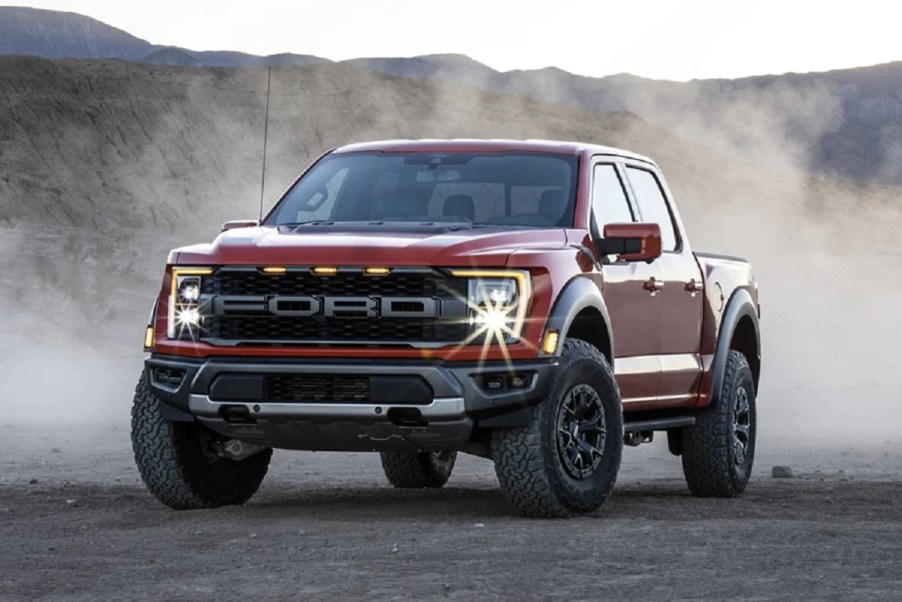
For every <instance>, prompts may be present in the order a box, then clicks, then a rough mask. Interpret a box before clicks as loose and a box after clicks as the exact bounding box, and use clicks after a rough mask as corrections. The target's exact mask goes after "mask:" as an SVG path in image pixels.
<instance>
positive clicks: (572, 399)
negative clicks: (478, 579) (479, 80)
mask: <svg viewBox="0 0 902 602" xmlns="http://www.w3.org/2000/svg"><path fill="white" fill-rule="evenodd" d="M759 315H760V308H759V304H758V286H757V284H756V282H755V279H754V277H753V275H752V272H751V269H750V267H749V265H748V264H747V263H746V262H745V261H744V260H742V259H738V258H734V257H725V256H718V255H710V254H703V253H696V252H693V251H692V248H691V246H690V244H689V240H688V238H687V237H686V234H685V232H684V230H683V226H682V223H681V221H680V216H679V213H678V212H677V208H676V206H675V205H674V204H673V200H672V198H671V195H670V192H669V191H668V188H667V184H666V183H665V180H664V177H663V176H662V174H661V172H660V170H659V169H658V167H657V166H656V165H655V163H654V162H652V161H651V160H649V159H648V158H645V157H642V156H639V155H636V154H633V153H630V152H626V151H622V150H618V149H615V148H609V147H604V146H596V145H591V144H580V143H568V142H550V141H502V140H486V141H481V140H448V141H439V140H422V141H406V140H402V141H390V142H373V143H366V144H355V145H350V146H345V147H342V148H339V149H336V150H333V151H330V152H328V153H326V154H324V155H323V156H322V157H320V158H319V159H318V160H317V161H316V162H315V163H314V164H313V165H312V166H311V167H310V168H309V169H308V170H307V171H306V172H305V173H304V174H303V175H302V176H301V177H300V178H299V179H298V180H297V181H295V183H294V184H293V185H292V186H291V187H290V188H289V190H288V191H287V192H286V193H285V194H284V195H283V196H282V198H281V199H280V200H279V201H278V203H276V205H275V206H274V207H273V208H272V209H271V210H270V211H269V213H268V214H267V215H266V216H265V217H263V218H262V220H260V221H259V222H257V221H252V222H228V223H226V224H224V226H223V232H222V234H221V235H220V236H219V237H218V238H217V239H216V240H215V241H214V242H213V243H212V244H202V245H195V246H190V247H184V248H181V249H177V250H174V251H172V253H171V254H170V256H169V260H168V263H167V266H166V271H165V274H164V276H163V283H162V288H161V290H160V294H159V297H158V299H157V301H156V303H155V305H154V308H153V311H152V313H151V317H150V321H149V324H148V326H147V332H146V336H145V349H146V351H148V352H149V356H148V357H147V359H146V368H145V370H144V372H143V374H142V375H141V378H140V380H139V382H138V386H137V391H136V395H135V400H134V406H133V413H132V441H133V447H134V453H135V459H136V461H137V464H138V467H139V469H140V472H141V476H142V478H143V479H144V482H145V483H146V485H147V487H148V488H149V490H150V491H151V492H152V493H153V494H154V495H155V496H156V497H157V498H159V499H160V500H161V501H162V502H163V503H165V504H167V505H169V506H171V507H172V508H177V509H181V508H199V507H213V506H219V505H223V504H240V503H243V502H245V501H246V500H247V499H249V498H250V497H251V496H252V495H253V494H254V493H255V492H256V490H257V488H258V487H259V485H260V483H261V481H262V479H263V477H264V475H265V473H266V471H267V467H268V465H269V461H270V457H271V455H272V449H273V448H279V449H294V450H336V451H378V452H379V453H380V454H381V457H382V465H383V467H384V470H385V474H386V476H387V478H388V480H389V481H390V482H391V484H392V485H394V486H396V487H441V486H442V485H444V483H445V482H446V481H447V480H448V478H449V476H450V474H451V471H452V468H453V466H454V462H455V459H456V456H457V453H458V452H466V453H471V454H475V455H478V456H482V457H485V458H490V459H491V460H493V461H494V464H495V469H496V472H497V475H498V480H499V482H500V484H501V487H502V489H503V490H504V492H505V494H506V496H507V497H508V499H509V500H510V502H511V503H512V505H513V506H514V507H515V508H516V509H517V510H518V511H520V512H521V513H523V514H525V515H527V516H538V517H557V516H574V515H581V514H586V513H590V512H592V511H594V510H596V509H597V508H598V507H599V506H601V504H603V503H604V501H605V500H606V499H607V498H608V496H609V495H610V494H611V491H612V489H613V487H614V482H615V479H616V476H617V472H618V469H619V467H620V460H621V454H622V450H623V446H624V444H626V445H638V444H640V443H643V442H647V441H651V440H652V437H653V434H654V432H655V431H658V432H665V433H666V434H667V441H668V445H669V449H670V451H671V452H672V453H673V454H675V455H677V456H681V457H682V464H683V471H684V474H685V477H686V481H687V482H688V485H689V489H690V491H691V492H692V493H693V494H695V495H699V496H722V497H734V496H738V495H740V494H741V493H742V492H743V490H744V488H745V487H746V484H747V482H748V480H749V475H750V473H751V469H752V461H753V457H754V452H755V432H756V419H755V395H756V391H757V387H758V378H759V373H760V337H759V328H758V318H759Z"/></svg>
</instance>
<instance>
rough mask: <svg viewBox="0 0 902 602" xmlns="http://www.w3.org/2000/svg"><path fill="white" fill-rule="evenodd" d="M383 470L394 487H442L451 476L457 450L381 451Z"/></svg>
mask: <svg viewBox="0 0 902 602" xmlns="http://www.w3.org/2000/svg"><path fill="white" fill-rule="evenodd" d="M380 456H382V470H384V471H385V477H386V478H387V479H388V482H389V483H391V484H392V485H393V486H394V487H398V488H401V489H423V488H427V487H428V488H437V487H442V486H443V485H444V484H445V483H447V482H448V479H449V478H450V477H451V471H452V470H453V469H454V462H455V461H456V460H457V452H456V451H451V450H445V451H438V452H420V453H416V452H381V453H380Z"/></svg>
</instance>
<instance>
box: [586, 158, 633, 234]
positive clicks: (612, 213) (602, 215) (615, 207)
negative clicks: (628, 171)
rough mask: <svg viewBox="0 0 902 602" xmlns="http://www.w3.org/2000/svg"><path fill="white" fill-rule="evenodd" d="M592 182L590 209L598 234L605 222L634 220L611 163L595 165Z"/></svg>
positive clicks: (621, 185) (613, 222) (614, 222)
mask: <svg viewBox="0 0 902 602" xmlns="http://www.w3.org/2000/svg"><path fill="white" fill-rule="evenodd" d="M594 172H595V173H594V176H593V182H592V211H593V213H594V214H595V221H596V222H597V223H598V230H599V234H601V233H602V232H603V231H604V227H605V225H607V224H620V223H629V222H634V221H636V220H635V219H633V211H632V209H630V204H629V201H628V200H627V199H626V193H625V192H624V191H623V184H622V183H621V182H620V176H618V175H617V170H616V169H615V168H614V166H613V165H596V166H595V170H594Z"/></svg>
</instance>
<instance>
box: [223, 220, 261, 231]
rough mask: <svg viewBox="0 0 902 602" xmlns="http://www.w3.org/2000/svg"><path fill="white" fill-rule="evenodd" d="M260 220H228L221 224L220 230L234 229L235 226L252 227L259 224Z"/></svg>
mask: <svg viewBox="0 0 902 602" xmlns="http://www.w3.org/2000/svg"><path fill="white" fill-rule="evenodd" d="M259 225H260V222H258V221H257V220H255V219H253V220H251V219H236V220H231V221H228V222H224V223H223V224H222V231H223V232H225V231H226V230H234V229H236V228H253V227H254V226H259Z"/></svg>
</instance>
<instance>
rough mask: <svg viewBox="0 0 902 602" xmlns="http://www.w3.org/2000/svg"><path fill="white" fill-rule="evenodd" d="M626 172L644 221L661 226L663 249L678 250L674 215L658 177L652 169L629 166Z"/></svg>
mask: <svg viewBox="0 0 902 602" xmlns="http://www.w3.org/2000/svg"><path fill="white" fill-rule="evenodd" d="M626 172H627V174H628V176H629V179H630V184H631V185H632V187H633V192H634V193H635V194H636V202H637V203H638V204H639V213H641V214H642V221H643V222H646V223H650V224H658V225H659V226H661V249H662V250H664V251H676V248H677V237H676V230H675V229H674V227H673V216H672V215H671V214H670V208H668V207H667V200H666V199H665V198H664V193H663V192H662V191H661V185H660V184H659V183H658V179H657V178H656V177H655V175H654V174H653V173H651V172H650V171H645V170H644V169H637V168H634V167H627V168H626Z"/></svg>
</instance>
